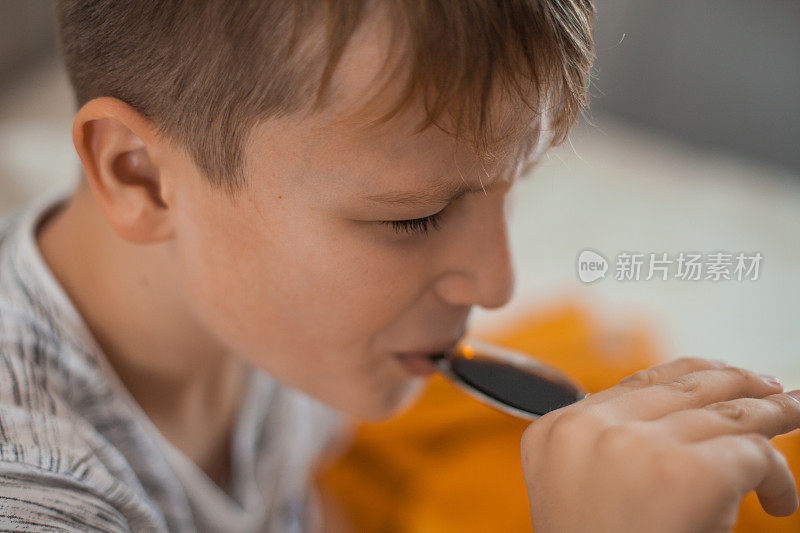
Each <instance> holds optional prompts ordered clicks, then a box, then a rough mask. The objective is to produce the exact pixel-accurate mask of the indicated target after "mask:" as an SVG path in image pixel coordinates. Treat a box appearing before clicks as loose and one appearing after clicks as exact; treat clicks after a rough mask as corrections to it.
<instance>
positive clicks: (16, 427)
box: [0, 0, 794, 531]
mask: <svg viewBox="0 0 800 533" xmlns="http://www.w3.org/2000/svg"><path fill="white" fill-rule="evenodd" d="M56 5H57V10H58V16H59V29H60V32H61V39H62V49H63V53H64V57H65V62H66V65H67V69H68V72H69V75H70V78H71V81H72V85H73V88H74V90H75V93H76V99H77V104H78V111H77V114H76V116H75V120H74V126H73V139H74V142H75V148H76V150H77V152H78V154H79V156H80V159H81V162H82V167H83V173H82V176H81V179H80V181H79V183H78V184H77V186H76V187H75V188H74V190H73V189H70V190H67V191H61V192H59V193H58V194H55V195H53V196H50V197H47V198H43V199H40V200H39V201H38V202H36V203H34V204H31V205H30V206H28V207H27V209H25V210H23V211H22V212H21V213H20V214H18V215H17V216H15V217H12V218H10V219H8V220H7V221H6V223H5V229H4V230H3V233H2V237H0V273H1V274H0V275H2V277H1V278H0V295H2V298H0V306H2V307H0V309H2V318H1V319H0V324H2V326H1V328H2V329H0V332H1V334H2V337H0V342H2V344H0V352H2V356H3V359H2V362H3V365H0V379H2V387H0V394H2V402H1V404H0V422H2V427H0V439H2V447H1V448H0V453H2V457H0V459H2V460H1V461H0V475H1V476H2V477H1V478H0V479H2V487H1V488H0V498H2V505H3V513H2V515H1V517H0V522H2V523H3V525H4V526H7V527H17V528H25V529H32V530H49V529H70V530H82V531H85V530H99V531H127V530H131V531H165V530H169V531H193V530H201V531H266V530H269V531H297V530H314V529H317V528H319V527H320V525H321V517H320V516H319V515H318V513H316V511H315V510H314V509H315V508H314V502H313V499H311V498H309V497H308V496H307V490H308V488H307V481H308V470H309V468H310V465H311V463H312V462H313V460H314V458H315V457H316V456H317V455H318V453H319V452H320V450H321V449H322V448H323V447H324V446H326V445H328V444H331V443H333V442H335V439H336V435H337V434H338V433H339V432H341V428H342V427H344V426H343V424H344V422H345V419H346V418H347V417H352V418H357V419H362V418H365V419H373V420H377V419H383V418H386V417H389V416H391V415H393V414H396V413H398V412H399V411H401V410H402V409H403V408H404V407H406V406H408V405H409V402H411V401H412V399H413V398H414V396H415V393H416V392H417V391H418V390H419V389H420V387H421V386H422V384H423V379H421V376H420V374H426V373H428V372H429V371H430V365H429V364H426V357H425V356H426V355H427V354H430V353H433V352H437V351H440V350H443V349H447V348H448V347H449V346H452V345H453V344H454V343H455V342H456V341H457V340H458V339H459V337H461V336H462V335H463V334H464V331H465V324H466V320H467V316H468V314H469V311H470V308H471V306H473V305H481V306H484V307H489V308H492V307H498V306H501V305H503V304H504V303H505V302H506V301H507V300H508V298H509V296H510V294H511V292H512V287H513V273H512V271H511V266H510V265H511V262H510V257H509V251H508V248H507V241H506V226H505V218H504V215H505V201H506V195H507V192H508V190H509V187H510V185H511V183H513V178H515V177H516V176H517V175H519V174H521V173H522V171H523V169H524V168H525V167H526V166H528V165H530V164H531V163H532V162H535V160H536V159H537V157H538V156H539V155H540V154H541V153H542V152H543V151H544V150H545V149H546V148H547V147H548V146H550V145H553V144H558V143H560V142H561V141H563V140H564V139H565V137H566V133H567V131H568V129H569V127H570V126H571V124H572V123H573V122H574V120H575V118H576V116H577V114H578V112H579V110H580V108H581V107H582V105H584V104H585V95H586V85H587V82H588V76H589V69H590V66H591V59H592V40H591V20H592V15H593V9H592V6H591V5H590V3H589V2H588V1H587V0H542V1H538V2H534V1H521V0H520V1H508V2H497V1H489V0H472V1H460V0H452V1H441V0H440V1H432V0H430V1H429V0H419V1H415V2H412V1H407V2H394V1H391V2H390V1H374V2H363V1H356V0H330V1H326V2H320V1H311V0H306V1H301V0H297V1H289V0H285V1H272V2H266V1H257V0H238V1H230V0H228V1H222V0H207V1H205V2H202V3H198V2H195V1H190V0H172V1H169V2H142V1H140V0H136V1H134V0H130V1H127V2H114V3H112V2H106V1H101V0H98V1H85V0H84V1H77V0H61V1H57V2H56ZM711 368H712V366H710V364H709V363H708V362H704V361H702V360H691V361H686V360H683V361H682V362H679V363H673V364H672V366H667V367H665V369H661V370H658V372H661V376H662V377H664V378H667V379H672V378H676V377H679V376H682V375H683V374H687V373H689V372H692V371H701V372H703V371H704V372H709V371H710V370H709V369H711ZM714 375H715V376H716V375H717V374H714ZM724 375H725V376H729V377H730V379H729V381H728V382H725V383H724V385H725V386H724V387H722V386H721V385H720V387H718V388H719V389H720V390H722V391H725V393H726V394H728V396H729V397H728V398H727V399H733V398H735V397H738V396H745V395H751V396H753V397H763V396H767V394H768V393H770V392H773V393H774V392H776V390H775V387H772V388H768V385H766V384H765V383H764V382H761V381H759V380H758V379H752V376H751V375H750V374H745V373H743V372H742V373H730V372H729V373H725V374H724ZM704 376H705V375H704ZM734 377H737V378H738V380H739V381H733V378H734ZM648 379H649V378H648ZM712 381H713V380H712V378H711V377H704V380H703V382H704V383H710V382H712ZM737 384H738V385H737ZM651 385H652V383H651V382H645V383H643V382H641V381H636V380H633V381H632V382H631V383H627V384H621V385H620V386H619V387H620V388H615V389H616V391H615V390H614V389H609V391H604V393H606V394H605V395H604V394H603V393H600V394H598V395H593V396H592V397H591V398H590V400H588V402H589V404H590V405H595V406H596V407H595V409H601V408H603V407H604V406H605V405H606V404H608V403H610V402H613V400H614V399H615V398H616V396H615V394H616V395H619V394H620V393H621V391H623V390H624V392H625V393H628V394H636V393H642V392H644V393H648V394H649V397H650V398H654V397H657V400H658V401H657V403H658V404H664V405H670V406H673V408H674V409H680V408H681V404H680V403H679V402H678V401H673V402H672V403H670V401H669V400H670V398H669V397H668V395H667V394H666V393H664V392H663V391H662V392H661V394H662V396H658V393H659V392H660V391H659V390H650V389H653V388H655V387H652V386H651ZM674 389H675V388H674V387H673V388H672V389H670V391H674ZM730 391H735V393H736V395H732V393H731V392H730ZM721 396H724V394H722V393H721V392H718V393H717V396H714V395H713V394H708V395H707V397H706V398H707V399H709V400H710V399H711V398H715V397H720V398H719V399H722V398H721ZM647 397H648V396H645V398H647ZM693 398H694V397H693ZM787 398H789V397H787ZM789 400H791V398H789ZM789 400H786V402H788V401H789ZM604 401H605V403H603V402H604ZM590 402H594V404H591V403H590ZM582 403H583V402H582ZM652 403H653V402H652V400H651V404H652ZM598 405H599V407H597V406H598ZM636 405H650V404H648V403H647V402H646V401H642V400H640V401H639V402H637V404H636ZM786 406H787V407H786V409H784V411H782V412H781V416H782V417H784V418H783V419H781V420H782V422H783V424H784V426H787V427H788V422H787V421H786V420H787V419H788V417H789V416H790V415H793V414H794V412H791V413H790V411H789V410H790V408H791V405H790V404H788V403H786ZM682 407H683V408H688V407H689V406H688V405H682ZM587 409H588V408H587ZM607 409H608V408H607ZM616 409H617V410H622V407H621V406H620V405H617V406H616ZM581 412H582V411H580V412H579V411H571V414H572V417H571V419H572V420H573V421H574V420H580V421H586V420H595V421H596V420H598V419H599V417H595V418H594V419H591V418H588V416H587V415H580V413H581ZM624 414H625V416H628V417H631V416H633V415H632V413H630V412H626V413H624ZM580 416H584V418H580ZM777 417H778V415H777V414H775V415H773V418H777ZM564 418H565V419H567V420H569V419H570V417H564ZM621 419H622V415H620V420H621ZM550 427H553V428H557V427H559V426H558V418H557V417H556V416H554V417H548V418H546V419H544V418H543V419H542V423H541V424H534V425H532V426H530V428H531V429H530V430H529V431H528V432H526V435H525V438H524V439H523V466H524V467H525V472H526V476H529V478H528V479H529V492H530V494H531V503H532V508H533V509H534V510H535V511H534V523H537V516H539V517H542V520H540V524H541V525H540V526H539V527H541V528H542V530H548V531H549V530H552V531H567V530H570V529H568V528H562V527H561V526H562V525H565V524H568V525H569V526H570V527H573V526H574V524H569V523H568V522H559V521H560V520H566V519H567V518H569V517H573V516H576V515H577V514H578V513H576V512H575V506H573V505H571V504H572V503H574V502H573V501H572V500H570V497H571V496H570V495H569V494H568V493H565V492H563V491H548V490H546V489H547V487H548V485H547V484H546V483H545V480H546V479H547V478H546V477H544V476H542V477H538V478H537V479H534V478H536V477H537V476H539V474H544V473H547V474H549V472H545V471H544V470H543V468H544V465H543V464H540V463H537V462H536V460H535V459H532V458H531V455H535V453H536V451H535V450H537V449H542V450H544V449H545V448H546V445H547V443H546V442H544V440H546V439H545V437H543V436H542V433H543V432H545V433H546V431H545V430H544V429H542V430H540V429H539V428H550ZM560 427H568V428H570V429H571V430H572V431H573V433H572V434H573V435H575V436H576V438H577V437H582V438H583V440H582V441H581V442H583V441H585V440H587V439H588V437H589V436H593V435H595V434H597V433H598V431H599V429H600V428H598V427H597V426H595V427H593V428H588V427H582V426H581V425H577V426H576V425H575V424H572V425H566V423H563V424H562V425H561V426H560ZM770 430H771V429H765V428H762V429H761V431H762V432H767V431H770ZM554 431H556V430H555V429H554ZM591 431H594V433H592V432H591ZM671 431H673V432H675V430H674V429H671ZM753 431H755V430H753ZM556 433H559V434H565V433H564V431H561V430H559V431H556ZM640 444H643V443H642V442H640ZM561 448H562V449H561V450H559V452H558V453H553V454H551V455H549V458H552V459H553V461H552V462H551V463H552V464H559V465H562V466H564V471H568V470H569V468H568V467H570V466H574V465H575V464H577V462H576V460H575V456H574V455H569V453H568V452H567V451H565V448H566V447H564V446H562V447H561ZM601 451H602V452H603V453H606V454H608V455H607V456H604V458H605V459H606V462H605V463H604V464H606V465H610V466H613V465H616V464H617V463H618V461H619V459H620V456H619V454H617V455H614V454H613V453H612V452H613V450H612V451H609V450H608V449H606V448H601ZM646 451H647V450H646V449H644V451H643V452H642V454H640V456H641V457H642V458H644V457H646ZM529 452H530V453H529ZM592 453H595V454H596V453H599V452H592ZM581 457H584V455H581ZM706 462H707V463H710V461H706ZM547 464H550V463H547ZM595 468H597V467H595ZM739 470H742V468H739ZM773 470H774V469H773ZM583 472H585V475H589V474H591V473H592V468H590V467H587V468H586V469H585V470H584V471H583ZM775 472H777V471H775ZM652 473H653V472H649V471H647V472H638V473H637V476H641V477H644V478H645V479H646V480H648V481H649V480H651V479H653V476H652V475H650V474H652ZM554 474H558V472H555V473H554ZM531 476H532V477H531ZM776 476H777V474H774V475H772V476H771V477H770V478H769V479H773V480H774V479H777V477H776ZM555 477H558V476H555ZM751 477H752V476H751ZM562 478H564V479H565V480H566V477H564V476H562ZM781 479H783V478H781ZM630 481H631V480H630V479H623V480H621V481H620V483H619V484H618V485H615V487H617V490H618V491H621V498H617V499H616V500H615V501H616V502H617V503H616V504H615V505H619V503H618V502H620V501H623V502H625V501H627V500H626V499H625V496H627V495H628V494H627V493H624V491H625V490H627V491H631V490H634V489H637V490H638V488H639V487H634V485H633V483H632V482H630ZM564 482H566V481H564ZM552 486H557V485H556V482H554V484H553V485H552ZM719 486H721V485H720V484H719V483H718V484H717V485H714V486H713V487H712V486H711V485H709V486H708V487H707V492H709V493H710V494H712V495H714V496H717V495H719V494H720V493H721V489H720V488H719ZM753 486H755V484H753ZM786 486H787V485H786V482H785V479H783V483H777V482H776V483H773V484H772V485H770V487H768V488H770V489H776V488H781V489H783V488H786ZM582 487H584V488H583V489H582V491H583V492H582V493H581V495H582V496H583V501H584V502H585V505H586V509H588V510H592V509H593V508H592V506H591V502H592V500H593V498H592V496H596V495H597V494H598V490H600V492H602V488H600V489H598V488H597V487H595V486H593V485H592V484H591V483H586V484H585V486H584V485H582ZM592 490H595V492H592ZM586 491H588V492H586ZM576 493H577V491H576ZM605 493H608V494H611V492H610V491H605ZM565 494H566V495H565ZM648 494H652V493H648ZM776 494H777V493H775V491H774V490H772V492H769V494H767V495H766V496H765V497H767V496H770V497H774V496H776ZM615 495H616V493H615ZM789 496H790V497H791V494H789ZM726 497H727V494H726ZM781 498H782V499H779V500H776V501H777V503H776V504H775V505H776V507H775V509H778V511H785V510H786V509H787V505H788V504H787V503H786V502H787V500H786V495H781ZM684 499H685V497H684ZM729 500H730V497H728V499H727V500H725V501H729ZM681 502H682V500H679V501H678V503H681ZM684 503H685V502H684ZM790 503H791V502H790ZM634 511H638V510H637V509H634ZM649 511H650V512H649V513H639V514H634V516H632V517H631V516H628V515H625V514H624V513H617V514H614V515H613V516H614V519H615V520H619V519H622V518H626V519H631V521H632V518H642V519H649V518H652V517H653V516H654V515H655V514H656V511H655V510H649ZM684 511H685V512H682V513H681V512H678V515H679V517H681V518H687V519H695V518H696V517H695V515H694V514H693V513H692V509H688V508H687V509H685V510H684ZM695 514H696V513H695ZM706 514H707V515H709V516H712V515H713V518H714V519H717V518H719V517H724V516H726V515H724V513H722V512H716V513H706ZM704 516H705V515H704ZM612 523H613V522H608V524H612ZM584 525H585V524H584ZM575 527H578V526H575Z"/></svg>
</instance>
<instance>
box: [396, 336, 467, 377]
mask: <svg viewBox="0 0 800 533" xmlns="http://www.w3.org/2000/svg"><path fill="white" fill-rule="evenodd" d="M456 344H457V343H456V342H451V343H447V344H442V345H439V346H435V347H431V348H430V349H428V350H414V351H410V352H398V353H395V354H394V357H395V359H397V361H398V362H399V363H400V365H402V367H403V368H404V369H405V370H406V371H407V372H408V373H409V374H412V375H414V376H429V375H430V374H433V373H434V372H436V370H437V368H436V360H437V359H440V358H442V357H444V356H445V354H447V353H448V352H450V351H451V350H452V349H453V348H454V347H455V346H456Z"/></svg>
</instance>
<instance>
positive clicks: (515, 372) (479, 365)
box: [450, 357, 581, 416]
mask: <svg viewBox="0 0 800 533" xmlns="http://www.w3.org/2000/svg"><path fill="white" fill-rule="evenodd" d="M450 367H451V369H452V372H453V374H455V375H456V376H458V377H459V378H460V379H461V380H463V381H464V382H465V383H467V384H468V385H471V386H472V387H474V388H475V389H477V390H479V391H480V392H482V393H484V394H486V395H487V396H490V397H492V398H494V399H496V400H497V401H499V402H502V403H504V404H506V405H510V406H512V407H516V408H517V409H521V410H523V411H526V412H528V413H532V414H535V415H540V416H541V415H545V414H547V413H549V412H550V411H554V410H555V409H560V408H561V407H566V406H567V405H570V404H573V403H575V401H577V400H578V398H579V397H580V396H581V393H580V391H578V390H577V389H576V388H575V387H573V386H572V385H570V384H568V383H560V382H553V381H550V380H547V379H545V378H542V377H540V376H538V375H536V374H534V373H532V372H526V371H525V370H522V369H520V368H518V367H516V366H512V365H510V364H504V363H498V362H495V361H490V360H487V359H481V358H480V357H474V358H465V357H454V358H452V359H451V360H450Z"/></svg>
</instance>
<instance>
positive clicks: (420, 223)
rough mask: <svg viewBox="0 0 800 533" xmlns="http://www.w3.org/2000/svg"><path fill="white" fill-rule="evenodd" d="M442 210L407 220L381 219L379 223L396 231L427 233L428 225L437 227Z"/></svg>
mask: <svg viewBox="0 0 800 533" xmlns="http://www.w3.org/2000/svg"><path fill="white" fill-rule="evenodd" d="M443 212H444V209H442V210H441V211H439V212H438V213H434V214H432V215H428V216H426V217H422V218H411V219H408V220H381V221H379V222H380V223H381V224H384V225H387V226H391V227H392V228H393V229H394V230H395V232H396V233H403V232H404V233H408V234H427V233H428V226H431V227H432V228H433V229H438V228H439V223H440V222H441V218H442V213H443Z"/></svg>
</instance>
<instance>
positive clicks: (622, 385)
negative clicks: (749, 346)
mask: <svg viewBox="0 0 800 533" xmlns="http://www.w3.org/2000/svg"><path fill="white" fill-rule="evenodd" d="M726 366H727V364H726V363H725V362H724V361H712V360H709V359H702V358H700V357H680V358H678V359H672V360H670V361H667V362H665V363H661V364H660V365H656V366H653V367H650V368H646V369H644V370H639V371H638V372H635V373H633V374H631V375H630V376H627V377H626V378H625V379H623V380H622V381H620V382H619V383H617V384H616V385H614V386H613V387H610V388H608V389H605V390H602V391H600V392H595V393H593V394H592V395H591V396H589V397H588V398H586V399H584V400H581V402H580V404H581V405H593V404H596V403H600V402H604V401H606V400H608V399H610V398H613V397H615V396H619V395H621V394H624V393H626V392H630V391H632V390H636V389H641V388H644V387H649V386H651V385H654V384H656V383H659V382H662V381H670V380H673V379H676V378H678V377H680V376H682V375H684V374H688V373H690V372H696V371H698V370H709V369H713V368H725V367H726Z"/></svg>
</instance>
